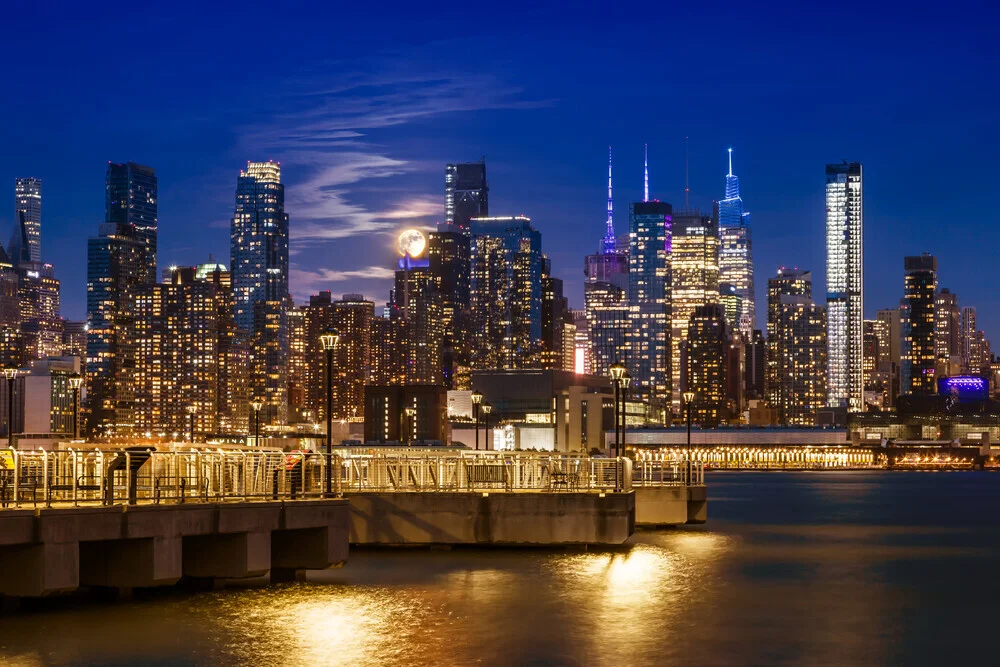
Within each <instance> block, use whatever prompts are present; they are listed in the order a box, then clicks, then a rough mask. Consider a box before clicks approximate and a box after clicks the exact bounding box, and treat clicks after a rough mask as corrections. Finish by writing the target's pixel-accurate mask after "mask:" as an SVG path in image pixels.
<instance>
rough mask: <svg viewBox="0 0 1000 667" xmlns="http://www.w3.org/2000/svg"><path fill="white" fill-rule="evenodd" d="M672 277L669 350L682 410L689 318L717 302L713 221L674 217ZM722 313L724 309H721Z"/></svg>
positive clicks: (676, 406)
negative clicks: (683, 360)
mask: <svg viewBox="0 0 1000 667" xmlns="http://www.w3.org/2000/svg"><path fill="white" fill-rule="evenodd" d="M672 248H673V249H672V254H671V257H670V276H671V287H670V297H671V320H672V324H671V326H672V331H671V343H672V346H671V348H672V349H671V353H670V375H671V377H673V378H677V381H676V382H674V383H673V385H674V386H673V396H672V400H673V411H674V412H675V413H678V414H679V413H680V411H681V391H682V390H683V389H684V377H683V376H682V375H681V356H682V355H683V352H684V349H685V348H684V344H685V341H687V333H688V321H689V320H690V319H691V315H692V314H693V313H694V311H695V310H696V309H697V308H700V307H701V306H706V305H711V304H716V303H719V297H720V295H719V230H718V226H717V225H716V223H715V221H714V220H713V219H712V218H711V217H710V216H707V215H701V214H700V213H699V212H698V211H685V212H684V213H679V214H675V215H674V216H673V244H672ZM723 316H725V312H724V311H723Z"/></svg>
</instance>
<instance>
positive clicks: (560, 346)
mask: <svg viewBox="0 0 1000 667" xmlns="http://www.w3.org/2000/svg"><path fill="white" fill-rule="evenodd" d="M569 331H572V332H573V333H574V334H575V333H576V326H575V325H574V324H573V320H572V317H571V315H570V311H569V299H567V298H566V297H565V296H564V295H563V281H562V280H561V279H560V278H556V277H554V276H553V275H552V264H551V262H550V261H549V258H548V257H545V256H543V257H542V350H541V353H540V354H539V363H538V364H537V365H538V367H540V368H545V369H549V370H562V371H572V370H573V368H574V361H575V353H574V352H573V349H574V348H575V342H574V340H573V338H574V336H569V335H568V332H569Z"/></svg>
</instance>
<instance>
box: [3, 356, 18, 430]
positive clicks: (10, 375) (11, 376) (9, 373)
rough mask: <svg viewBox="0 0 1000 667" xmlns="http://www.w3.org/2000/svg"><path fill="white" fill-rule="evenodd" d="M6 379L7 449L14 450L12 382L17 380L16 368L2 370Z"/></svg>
mask: <svg viewBox="0 0 1000 667" xmlns="http://www.w3.org/2000/svg"><path fill="white" fill-rule="evenodd" d="M3 376H4V377H5V378H7V447H9V448H10V449H14V380H16V379H17V369H16V368H5V369H3Z"/></svg>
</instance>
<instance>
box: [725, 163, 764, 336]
mask: <svg viewBox="0 0 1000 667" xmlns="http://www.w3.org/2000/svg"><path fill="white" fill-rule="evenodd" d="M718 207H719V213H718V216H717V219H718V221H719V238H720V247H719V281H720V282H723V283H728V284H730V285H732V286H733V288H734V290H735V293H736V295H737V296H739V297H740V301H741V305H740V308H741V310H740V321H739V330H740V332H741V333H742V334H743V335H744V337H745V338H746V339H747V340H749V339H750V336H751V335H752V333H753V327H754V319H755V317H756V316H755V311H754V307H755V303H756V301H755V299H754V285H753V239H752V237H751V234H750V213H749V212H748V211H744V210H743V199H742V198H741V197H740V179H739V178H738V177H737V176H735V175H734V174H733V149H732V148H730V149H729V173H728V174H726V196H725V198H724V199H722V200H721V201H720V202H719V203H718Z"/></svg>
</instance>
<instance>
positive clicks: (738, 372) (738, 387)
mask: <svg viewBox="0 0 1000 667" xmlns="http://www.w3.org/2000/svg"><path fill="white" fill-rule="evenodd" d="M719 307H720V308H721V307H722V305H721V304H719ZM722 315H723V317H722V321H723V322H724V323H725V325H726V333H727V334H728V335H729V347H728V349H727V350H726V400H727V402H728V405H729V411H730V417H731V418H735V421H736V423H742V416H743V411H744V410H745V409H746V407H747V405H748V403H747V400H748V399H747V394H746V387H747V348H748V347H749V346H750V341H748V340H745V339H744V338H743V334H741V333H740V332H739V331H734V330H732V329H730V328H729V322H728V320H726V317H725V310H724V309H723V313H722Z"/></svg>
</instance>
